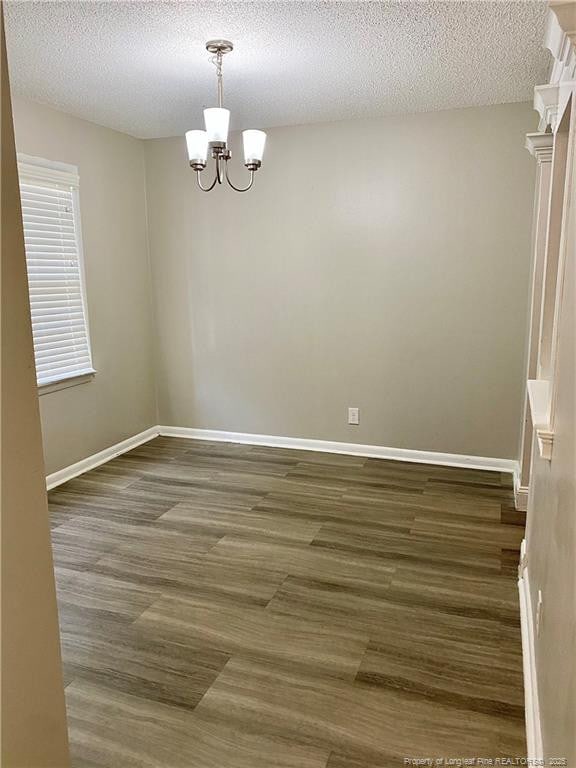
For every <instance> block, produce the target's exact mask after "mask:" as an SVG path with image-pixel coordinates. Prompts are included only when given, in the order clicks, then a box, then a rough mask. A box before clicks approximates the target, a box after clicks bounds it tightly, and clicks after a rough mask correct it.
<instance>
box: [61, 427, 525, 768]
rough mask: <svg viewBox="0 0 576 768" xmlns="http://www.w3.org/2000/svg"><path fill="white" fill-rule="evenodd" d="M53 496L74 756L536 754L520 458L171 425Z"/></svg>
mask: <svg viewBox="0 0 576 768" xmlns="http://www.w3.org/2000/svg"><path fill="white" fill-rule="evenodd" d="M49 500H50V511H51V520H52V527H53V545H54V556H55V565H56V578H57V587H58V601H59V610H60V623H61V630H62V653H63V659H64V668H65V682H66V685H67V688H66V694H67V705H68V716H69V727H70V740H71V748H72V754H73V765H74V767H75V768H95V766H106V767H107V768H136V767H138V768H139V767H142V768H390V767H391V766H394V768H398V767H399V766H402V765H404V758H406V757H420V758H422V757H432V758H437V757H444V758H447V757H451V758H470V757H485V758H487V757H491V758H496V757H508V758H509V757H518V756H524V755H525V743H524V720H523V717H524V709H523V689H522V659H521V647H520V628H519V612H518V600H517V587H516V566H517V562H518V550H519V545H520V542H521V540H522V537H523V533H524V517H523V515H522V514H519V513H517V512H515V510H514V507H513V494H512V488H511V478H510V477H509V476H508V475H505V474H500V473H496V472H484V471H474V470H468V469H452V468H445V467H435V466H429V465H423V464H404V463H400V462H389V461H381V460H377V459H365V458H361V457H353V456H339V455H332V454H324V453H312V452H305V451H293V450H285V449H278V448H261V447H256V446H242V445H237V444H231V443H209V442H204V441H190V440H181V439H175V438H157V439H155V440H153V441H151V442H149V443H147V444H145V445H143V446H141V447H139V448H137V449H135V450H133V451H131V452H130V453H127V454H125V455H123V456H120V457H118V458H116V459H114V460H113V461H110V462H109V463H108V464H105V465H103V466H102V467H99V468H98V469H95V470H93V471H92V472H89V473H87V474H85V475H82V476H81V477H78V478H76V479H74V480H71V481H70V482H68V483H66V484H65V485H62V486H60V487H59V488H57V489H55V490H53V491H51V492H50V494H49Z"/></svg>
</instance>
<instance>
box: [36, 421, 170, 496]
mask: <svg viewBox="0 0 576 768" xmlns="http://www.w3.org/2000/svg"><path fill="white" fill-rule="evenodd" d="M158 434H159V432H158V427H150V428H149V429H145V430H144V432H140V433H138V434H137V435H134V436H133V437H129V438H128V439H127V440H122V442H120V443H116V444H115V445H111V446H110V447H109V448H105V449H104V450H103V451H99V452H98V453H94V454H92V456H87V457H86V458H85V459H81V460H80V461H77V462H76V464H71V465H70V466H69V467H64V469H60V470H59V471H58V472H53V473H52V474H51V475H48V476H47V477H46V488H47V489H48V490H51V489H52V488H55V487H56V486H57V485H61V484H62V483H66V482H67V481H68V480H72V478H73V477H77V476H78V475H82V474H83V473H84V472H88V470H90V469H95V467H99V466H100V464H105V463H106V462H107V461H110V459H113V458H115V457H116V456H120V455H121V454H122V453H126V452H127V451H131V450H132V449H133V448H137V447H138V446H139V445H142V443H147V442H148V441H149V440H152V438H154V437H158Z"/></svg>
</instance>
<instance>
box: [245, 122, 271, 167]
mask: <svg viewBox="0 0 576 768" xmlns="http://www.w3.org/2000/svg"><path fill="white" fill-rule="evenodd" d="M242 141H243V143H244V163H245V164H246V165H249V164H251V163H261V162H262V158H263V157H264V147H265V145H266V134H265V133H264V131H253V130H250V131H242Z"/></svg>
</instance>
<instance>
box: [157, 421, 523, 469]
mask: <svg viewBox="0 0 576 768" xmlns="http://www.w3.org/2000/svg"><path fill="white" fill-rule="evenodd" d="M158 429H159V431H160V434H161V435H164V436H166V437H183V438H188V439H190V440H213V441H215V442H226V443H245V444H248V445H267V446H271V447H276V448H294V449H296V450H301V451H321V452H325V453H344V454H349V455H351V456H366V457H369V458H376V459H390V460H392V461H406V462H411V463H416V464H438V465H441V466H446V467H468V468H470V469H484V470H491V471H494V472H512V473H514V472H517V471H518V462H517V461H516V460H514V459H499V458H487V457H484V456H467V455H464V454H460V453H437V452H435V451H413V450H409V449H407V448H388V447H384V446H381V445H361V444H359V443H336V442H332V441H330V440H312V439H307V438H301V437H280V436H275V435H253V434H249V433H245V432H224V431H222V430H217V429H194V428H192V427H170V426H160V427H158Z"/></svg>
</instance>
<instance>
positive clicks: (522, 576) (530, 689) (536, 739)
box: [518, 540, 544, 765]
mask: <svg viewBox="0 0 576 768" xmlns="http://www.w3.org/2000/svg"><path fill="white" fill-rule="evenodd" d="M520 558H521V559H520V568H519V569H518V570H519V579H518V592H519V596H520V627H521V631H522V663H523V670H524V708H525V716H526V743H527V747H528V755H527V757H528V760H529V761H531V764H533V765H542V764H543V762H542V761H543V759H544V751H543V748H542V729H541V726H540V705H539V700H538V680H537V676H536V654H535V636H534V621H533V613H532V600H531V598H530V582H529V578H528V565H527V561H526V541H525V540H524V541H523V542H522V546H521V549H520Z"/></svg>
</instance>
